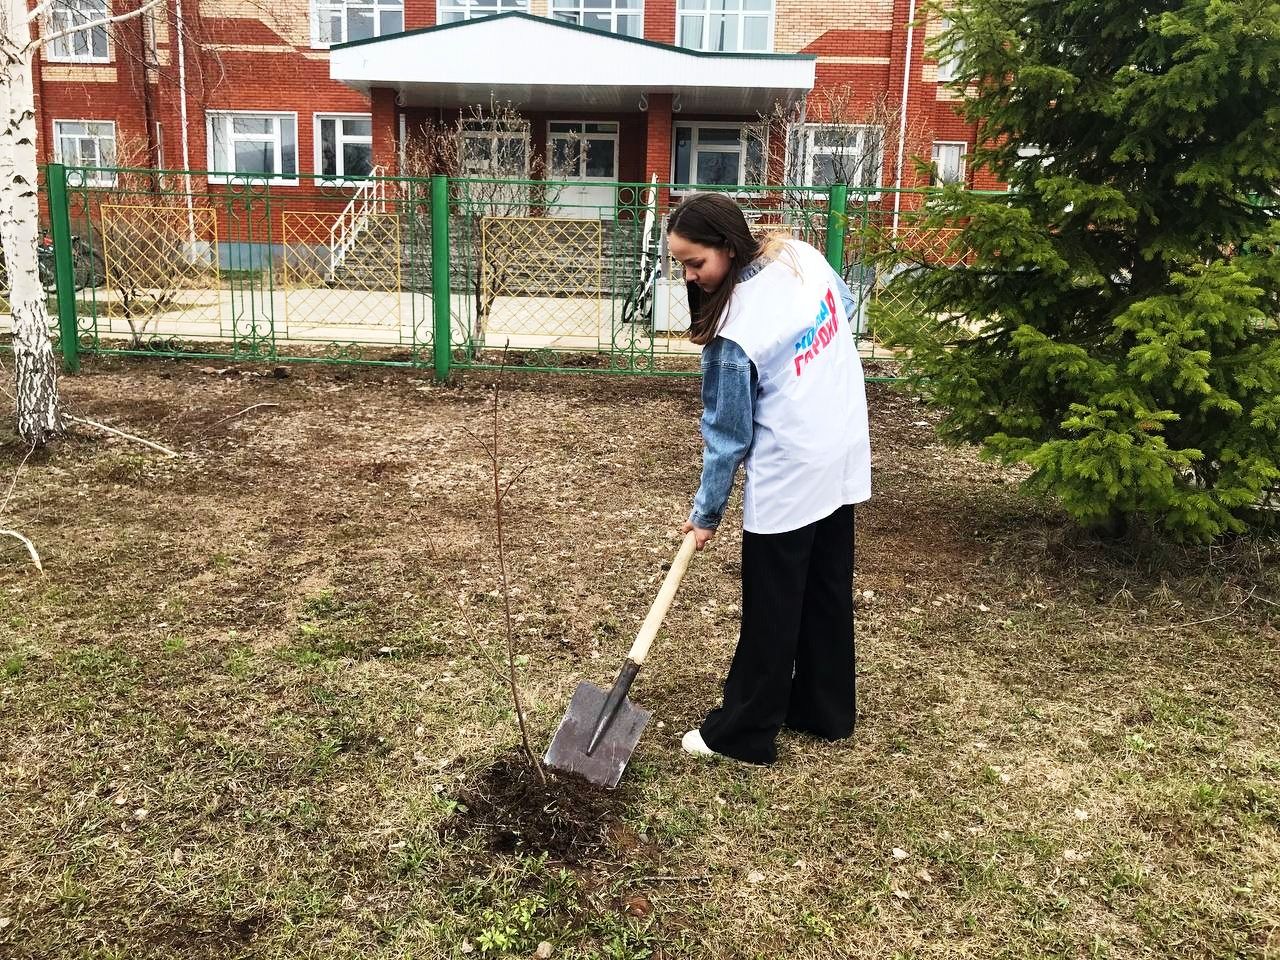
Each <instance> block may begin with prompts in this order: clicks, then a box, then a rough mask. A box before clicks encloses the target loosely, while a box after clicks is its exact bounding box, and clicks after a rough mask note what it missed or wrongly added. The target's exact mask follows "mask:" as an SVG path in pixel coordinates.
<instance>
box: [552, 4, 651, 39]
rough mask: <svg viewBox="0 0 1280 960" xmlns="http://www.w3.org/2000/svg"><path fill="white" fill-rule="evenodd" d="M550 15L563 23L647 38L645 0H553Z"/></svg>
mask: <svg viewBox="0 0 1280 960" xmlns="http://www.w3.org/2000/svg"><path fill="white" fill-rule="evenodd" d="M551 16H552V18H553V19H555V20H559V21H560V22H562V23H576V24H577V25H578V26H580V27H590V28H591V29H592V30H607V31H608V32H610V33H618V34H621V35H622V36H624V37H643V36H644V4H643V2H642V0H551Z"/></svg>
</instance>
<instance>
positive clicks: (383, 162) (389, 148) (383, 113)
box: [369, 87, 400, 176]
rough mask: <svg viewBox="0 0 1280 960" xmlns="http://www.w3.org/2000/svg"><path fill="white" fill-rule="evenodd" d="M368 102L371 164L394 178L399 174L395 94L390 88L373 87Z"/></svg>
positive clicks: (397, 122) (398, 130)
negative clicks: (380, 167) (371, 148)
mask: <svg viewBox="0 0 1280 960" xmlns="http://www.w3.org/2000/svg"><path fill="white" fill-rule="evenodd" d="M369 101H370V107H371V113H372V114H373V162H374V164H375V165H380V166H382V168H383V169H384V170H386V171H387V175H388V176H395V175H396V174H397V173H399V172H400V150H399V144H398V143H397V140H398V139H399V136H400V128H399V118H398V117H397V108H396V92H395V91H394V90H392V89H391V88H390V87H374V88H373V89H372V90H370V91H369Z"/></svg>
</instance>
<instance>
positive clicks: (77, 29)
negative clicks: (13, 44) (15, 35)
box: [24, 0, 162, 50]
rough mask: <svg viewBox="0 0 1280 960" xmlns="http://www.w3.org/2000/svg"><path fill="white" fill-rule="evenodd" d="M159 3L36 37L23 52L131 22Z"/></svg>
mask: <svg viewBox="0 0 1280 960" xmlns="http://www.w3.org/2000/svg"><path fill="white" fill-rule="evenodd" d="M161 2H162V0H147V2H146V3H144V4H143V5H142V6H140V7H138V9H136V10H127V11H125V12H124V13H117V14H115V15H113V16H109V17H99V18H98V19H97V20H90V21H89V22H88V23H82V24H77V25H76V26H74V27H71V28H70V29H67V30H59V31H58V32H57V33H51V34H48V35H47V36H40V37H36V38H35V39H34V40H32V41H31V42H30V43H28V44H27V45H26V47H25V48H24V50H35V49H37V48H39V47H43V46H46V45H47V44H50V43H53V41H55V40H61V39H62V38H63V37H69V36H71V35H72V34H75V33H84V32H85V31H86V30H96V29H97V28H98V27H105V26H109V25H111V24H113V23H124V22H125V21H126V20H132V19H133V18H134V17H140V16H142V14H144V13H146V12H147V11H148V10H151V9H152V8H154V7H158V6H159V5H160V4H161ZM28 22H30V21H28Z"/></svg>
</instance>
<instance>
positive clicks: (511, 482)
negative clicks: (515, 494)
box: [499, 463, 530, 500]
mask: <svg viewBox="0 0 1280 960" xmlns="http://www.w3.org/2000/svg"><path fill="white" fill-rule="evenodd" d="M529 466H530V465H529V464H527V463H526V464H525V465H524V466H522V467H521V468H520V469H519V470H517V471H516V475H515V476H514V477H512V478H511V479H510V480H508V481H507V485H506V486H505V487H503V488H502V496H501V497H500V498H499V499H501V500H506V499H507V492H508V491H509V490H510V489H511V488H512V487H514V486H515V485H516V481H517V480H519V479H520V478H521V477H523V476H524V472H525V471H526V470H528V469H529Z"/></svg>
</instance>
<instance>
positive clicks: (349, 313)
mask: <svg viewBox="0 0 1280 960" xmlns="http://www.w3.org/2000/svg"><path fill="white" fill-rule="evenodd" d="M282 220H283V230H282V232H283V238H282V239H283V242H284V249H285V251H286V253H285V255H284V263H283V270H282V273H281V276H282V278H283V291H282V292H283V297H284V320H285V325H286V328H287V329H288V331H289V333H290V334H292V335H298V334H302V335H304V336H305V335H306V333H307V331H308V330H324V331H332V330H334V329H337V328H341V329H350V330H352V331H355V330H363V329H367V328H375V329H379V330H383V331H394V332H395V333H396V335H397V339H398V337H399V334H400V333H401V324H402V323H403V320H404V316H405V311H404V299H405V296H404V289H403V285H402V280H403V275H402V274H403V267H402V258H403V245H402V242H401V231H400V217H399V215H397V214H389V213H381V214H373V213H371V214H368V215H367V216H366V217H365V218H364V219H363V220H362V221H361V223H360V225H359V227H358V229H355V230H353V231H351V232H350V233H349V234H348V235H346V236H345V237H339V236H336V235H335V233H334V223H335V220H336V218H335V215H334V213H333V212H332V211H307V212H300V211H299V212H293V211H290V212H286V213H285V214H284V215H283V217H282Z"/></svg>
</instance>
